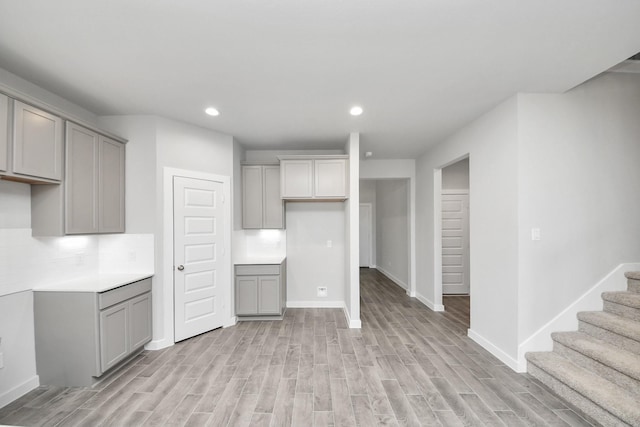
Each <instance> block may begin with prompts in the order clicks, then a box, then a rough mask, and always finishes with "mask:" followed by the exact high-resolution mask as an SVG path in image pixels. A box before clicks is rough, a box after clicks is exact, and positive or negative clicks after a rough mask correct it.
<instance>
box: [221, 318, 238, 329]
mask: <svg viewBox="0 0 640 427" xmlns="http://www.w3.org/2000/svg"><path fill="white" fill-rule="evenodd" d="M236 323H238V316H233V317H230V318H229V320H227V322H226V323H224V324H223V325H222V327H223V328H228V327H229V326H235V325H236Z"/></svg>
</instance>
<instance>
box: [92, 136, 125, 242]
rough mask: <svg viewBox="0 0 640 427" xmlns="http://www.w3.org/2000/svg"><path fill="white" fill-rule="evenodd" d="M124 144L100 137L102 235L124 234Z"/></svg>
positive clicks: (99, 180) (100, 220)
mask: <svg viewBox="0 0 640 427" xmlns="http://www.w3.org/2000/svg"><path fill="white" fill-rule="evenodd" d="M124 147H125V146H124V144H121V143H119V142H117V141H113V140H111V139H109V138H106V137H104V136H100V155H99V160H100V161H99V179H98V184H99V191H98V195H99V198H98V208H99V209H98V220H99V230H100V233H124V228H125V226H124V175H125V171H124Z"/></svg>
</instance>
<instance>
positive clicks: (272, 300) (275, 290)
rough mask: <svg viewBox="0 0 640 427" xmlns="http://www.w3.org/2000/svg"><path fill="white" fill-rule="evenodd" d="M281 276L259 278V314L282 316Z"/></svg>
mask: <svg viewBox="0 0 640 427" xmlns="http://www.w3.org/2000/svg"><path fill="white" fill-rule="evenodd" d="M280 310H281V306H280V276H259V277H258V313H260V314H280V313H281V311H280Z"/></svg>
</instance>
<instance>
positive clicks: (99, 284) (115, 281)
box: [33, 273, 153, 292]
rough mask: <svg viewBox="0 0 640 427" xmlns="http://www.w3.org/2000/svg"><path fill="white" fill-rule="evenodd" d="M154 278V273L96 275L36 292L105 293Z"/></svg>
mask: <svg viewBox="0 0 640 427" xmlns="http://www.w3.org/2000/svg"><path fill="white" fill-rule="evenodd" d="M151 276H153V274H152V273H113V274H96V275H92V276H87V277H79V278H77V279H71V280H64V281H61V282H55V283H54V282H52V283H48V284H46V285H41V286H37V287H35V288H34V289H33V291H34V292H38V291H44V292H105V291H108V290H111V289H114V288H117V287H120V286H123V285H127V284H129V283H133V282H137V281H138V280H142V279H146V278H148V277H151Z"/></svg>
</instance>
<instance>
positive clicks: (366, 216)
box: [360, 203, 373, 267]
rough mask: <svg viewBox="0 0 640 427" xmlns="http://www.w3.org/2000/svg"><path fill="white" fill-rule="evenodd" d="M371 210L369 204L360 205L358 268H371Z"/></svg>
mask: <svg viewBox="0 0 640 427" xmlns="http://www.w3.org/2000/svg"><path fill="white" fill-rule="evenodd" d="M372 210H373V209H372V206H371V204H370V203H361V204H360V267H371V252H372V250H371V248H372V240H373V238H372V225H373V218H372V217H373V214H372Z"/></svg>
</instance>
